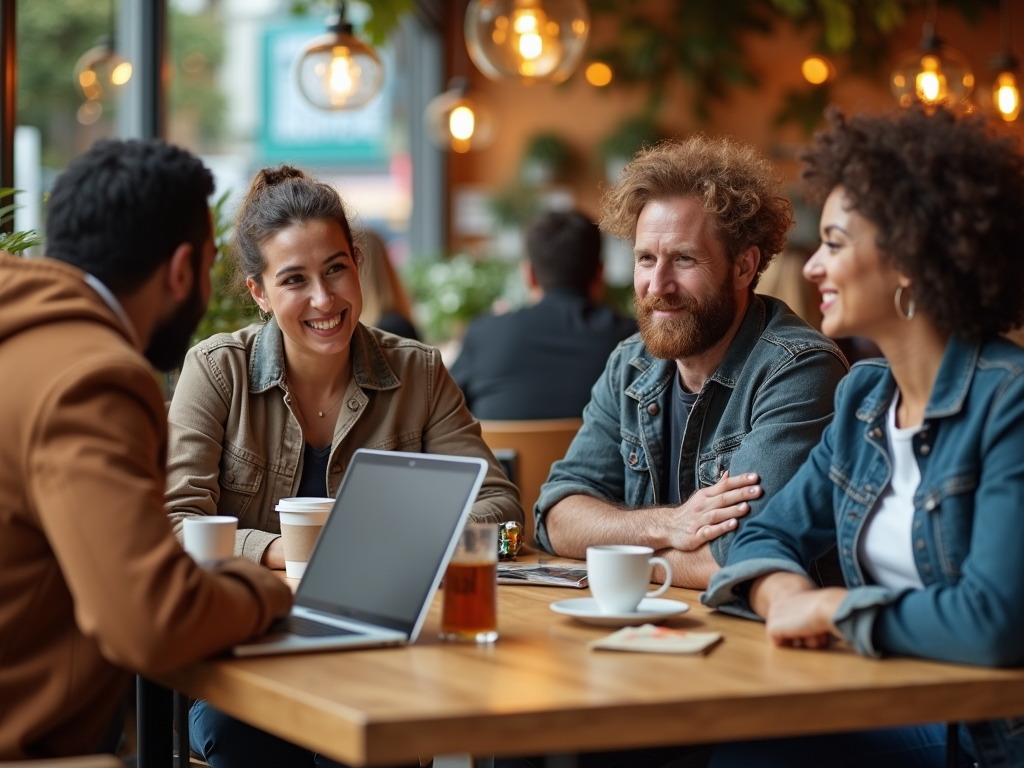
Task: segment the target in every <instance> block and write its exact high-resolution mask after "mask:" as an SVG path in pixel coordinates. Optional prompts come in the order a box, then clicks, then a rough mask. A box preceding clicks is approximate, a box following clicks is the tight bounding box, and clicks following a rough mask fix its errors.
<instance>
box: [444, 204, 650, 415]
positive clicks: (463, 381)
mask: <svg viewBox="0 0 1024 768" xmlns="http://www.w3.org/2000/svg"><path fill="white" fill-rule="evenodd" d="M526 250H527V254H528V256H529V260H528V261H526V262H524V263H523V275H524V278H525V280H526V285H527V287H528V288H529V289H530V293H531V299H532V300H533V302H534V303H533V304H532V305H531V306H528V307H525V308H523V309H520V310H517V311H515V312H510V313H508V314H503V315H491V316H487V317H482V318H479V319H477V320H475V321H473V322H472V323H471V324H470V326H469V329H468V330H467V331H466V338H465V340H464V341H463V344H462V351H461V352H460V353H459V356H458V358H457V359H456V360H455V363H454V364H453V365H452V376H453V377H454V378H455V382H456V383H457V384H458V385H459V387H461V388H462V392H463V394H464V395H465V396H466V403H467V405H469V410H470V411H472V412H473V415H474V416H476V417H477V418H478V419H511V420H520V419H562V418H579V417H580V416H581V415H582V414H583V407H584V406H585V405H586V404H587V402H588V401H589V400H590V388H591V387H592V386H594V382H595V381H597V378H598V376H600V375H601V371H603V370H604V365H605V363H606V362H607V360H608V355H609V354H611V352H612V350H613V349H615V347H616V345H617V344H618V343H619V342H620V341H622V340H623V339H625V338H628V337H629V336H631V335H633V334H634V333H636V323H635V322H634V321H633V320H629V319H627V318H624V317H620V316H619V315H618V314H616V312H615V311H614V310H613V309H611V308H610V307H607V306H603V305H601V304H599V303H598V302H599V301H600V299H601V296H602V294H603V293H604V269H603V266H602V263H601V232H600V230H599V229H598V228H597V225H596V224H594V223H593V222H592V221H590V219H588V218H587V217H586V216H584V215H583V214H582V213H579V212H576V211H572V212H560V213H544V214H541V215H540V216H538V217H537V218H536V219H534V220H533V222H531V224H530V226H529V228H528V229H527V232H526Z"/></svg>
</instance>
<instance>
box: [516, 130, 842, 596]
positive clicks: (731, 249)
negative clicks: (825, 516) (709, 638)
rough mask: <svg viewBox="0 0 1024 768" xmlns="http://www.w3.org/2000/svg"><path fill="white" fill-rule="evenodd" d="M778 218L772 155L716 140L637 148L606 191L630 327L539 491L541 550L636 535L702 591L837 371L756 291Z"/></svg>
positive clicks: (817, 417)
mask: <svg viewBox="0 0 1024 768" xmlns="http://www.w3.org/2000/svg"><path fill="white" fill-rule="evenodd" d="M792 218H793V216H792V206H791V205H790V203H789V201H788V200H786V198H785V197H783V196H782V194H781V188H780V185H779V183H778V181H777V180H776V178H775V173H774V169H773V168H772V166H771V164H770V163H769V162H768V161H767V160H765V159H764V158H762V157H760V156H759V155H758V154H757V152H755V151H754V150H753V149H751V148H749V147H746V146H743V145H740V144H738V143H736V142H734V141H731V140H728V139H720V138H719V139H712V138H707V137H704V136H696V137H693V138H690V139H688V140H686V141H684V142H679V143H664V144H661V145H658V146H656V147H653V148H651V149H647V150H645V151H642V152H641V153H640V154H638V155H637V157H636V158H635V159H634V160H633V161H632V162H631V163H630V164H629V165H628V166H627V167H626V169H625V170H624V171H623V174H622V176H621V177H620V179H619V181H618V182H617V183H616V184H615V185H614V186H613V187H611V188H610V189H609V190H608V192H607V193H606V195H605V198H604V201H603V216H602V221H601V228H602V229H603V230H605V231H606V232H608V233H610V234H612V235H615V236H617V237H621V238H624V239H629V240H632V241H633V243H634V249H633V253H634V258H635V264H634V272H633V286H634V290H635V292H636V314H637V324H638V326H639V328H640V333H639V334H637V335H634V336H633V337H631V338H629V339H627V340H626V341H624V342H622V343H621V344H620V345H619V346H618V347H617V348H616V350H615V351H614V352H613V353H612V355H611V357H610V358H609V359H608V364H607V366H606V367H605V370H604V373H603V374H602V375H601V378H600V379H599V380H598V382H597V384H596V385H595V386H594V389H593V391H592V393H591V400H590V403H589V404H588V405H587V407H586V409H585V410H584V412H583V421H584V423H583V427H582V429H581V430H580V432H579V434H578V435H577V436H576V439H575V440H574V441H573V443H572V445H571V446H570V448H569V452H568V454H567V455H566V457H565V459H564V460H562V461H560V462H557V463H555V465H554V466H553V467H552V469H551V475H550V476H549V477H548V481H547V483H546V484H545V485H544V486H543V488H542V490H541V496H540V499H539V500H538V502H537V506H536V508H535V509H534V515H535V518H536V522H537V541H538V543H539V544H540V545H541V546H542V547H544V548H545V549H547V550H548V551H550V552H552V553H555V554H559V555H563V556H566V557H575V558H583V557H585V556H586V550H587V547H588V546H594V545H600V544H637V545H644V546H649V547H652V548H653V549H654V550H655V551H656V552H657V554H659V555H661V556H662V557H665V558H667V559H668V560H669V562H670V563H671V564H672V573H673V582H674V583H675V584H676V585H677V586H683V587H692V588H704V587H706V586H707V583H708V579H709V578H710V577H711V575H712V574H713V573H714V572H715V571H717V570H718V568H719V566H720V565H721V564H723V563H724V562H725V558H726V554H727V552H728V548H729V543H730V542H731V540H732V538H733V536H735V533H736V530H737V528H738V527H739V526H741V525H742V524H743V520H744V519H749V517H751V516H753V515H755V514H756V513H757V511H758V509H759V508H760V506H761V505H762V504H763V501H764V500H765V498H766V497H767V496H770V495H771V494H772V493H774V492H776V491H778V490H779V489H780V488H782V486H783V485H784V484H785V483H786V481H787V480H789V478H790V477H791V476H792V475H793V474H794V473H795V472H796V471H797V469H798V468H799V467H800V464H801V463H802V462H803V461H804V459H805V458H806V457H807V454H808V453H809V452H810V450H811V448H812V447H813V446H814V445H815V444H816V443H817V442H818V439H819V437H820V436H821V432H822V430H823V429H824V428H825V426H826V425H827V424H828V422H829V420H830V419H831V417H832V397H833V392H834V390H835V388H836V385H837V384H838V383H839V380H840V379H841V378H842V377H843V376H844V375H845V374H846V372H847V370H848V366H847V364H846V360H845V358H844V357H843V355H842V353H841V352H840V351H839V349H838V348H837V347H836V345H835V344H833V343H832V342H831V341H830V340H829V339H827V338H825V337H824V336H822V335H821V334H820V333H818V332H817V331H815V330H814V329H813V328H811V327H810V326H808V325H807V324H806V323H805V322H803V321H802V320H801V319H800V318H798V317H797V316H796V315H795V314H793V313H792V312H791V311H790V309H789V308H788V307H787V306H786V305H785V304H784V303H783V302H781V301H779V300H777V299H773V298H770V297H767V296H758V295H757V294H755V293H754V288H755V287H756V285H757V281H758V278H759V277H760V275H761V274H762V273H763V272H764V270H765V268H766V267H767V266H768V264H769V263H770V262H771V260H772V258H773V257H774V256H775V255H776V254H777V253H778V252H779V251H781V250H782V249H783V247H784V245H785V242H786V232H787V230H788V229H789V228H790V226H791V225H792ZM819 575H821V574H819ZM821 577H822V580H824V581H828V580H829V576H827V575H821Z"/></svg>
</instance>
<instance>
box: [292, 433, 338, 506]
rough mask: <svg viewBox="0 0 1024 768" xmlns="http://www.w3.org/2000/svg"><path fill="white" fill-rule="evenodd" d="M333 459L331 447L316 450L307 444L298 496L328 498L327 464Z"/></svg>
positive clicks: (296, 493) (303, 455)
mask: <svg viewBox="0 0 1024 768" xmlns="http://www.w3.org/2000/svg"><path fill="white" fill-rule="evenodd" d="M330 458H331V446H329V445H328V446H327V447H325V448H314V447H313V446H312V445H310V444H309V443H306V450H305V451H304V452H303V454H302V477H301V478H299V489H298V490H297V491H296V492H295V495H296V496H320V497H325V496H327V463H328V462H329V461H330Z"/></svg>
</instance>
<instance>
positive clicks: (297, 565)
mask: <svg viewBox="0 0 1024 768" xmlns="http://www.w3.org/2000/svg"><path fill="white" fill-rule="evenodd" d="M333 506H334V499H331V498H327V497H323V498H322V497H319V496H292V497H291V498H287V499H281V500H280V501H279V502H277V506H276V507H275V509H276V510H277V512H278V515H279V516H280V520H281V538H282V539H283V541H284V571H285V575H286V576H287V577H288V578H290V579H301V578H302V577H303V576H304V575H305V573H306V565H307V563H309V556H310V555H311V554H312V553H313V547H314V546H316V540H317V539H318V538H319V536H320V531H321V530H323V527H324V523H326V522H327V516H328V515H330V514H331V508H332V507H333Z"/></svg>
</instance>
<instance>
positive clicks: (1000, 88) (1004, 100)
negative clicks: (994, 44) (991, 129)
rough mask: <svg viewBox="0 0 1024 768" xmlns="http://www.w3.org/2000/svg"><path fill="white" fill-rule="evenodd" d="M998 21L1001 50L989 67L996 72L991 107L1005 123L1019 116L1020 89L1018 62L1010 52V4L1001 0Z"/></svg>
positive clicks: (1005, 0)
mask: <svg viewBox="0 0 1024 768" xmlns="http://www.w3.org/2000/svg"><path fill="white" fill-rule="evenodd" d="M1000 10H1001V13H1000V20H999V31H1000V37H1001V38H1002V45H1001V50H1000V51H999V53H997V54H996V55H995V56H993V57H992V61H991V65H992V68H993V69H995V70H996V79H995V82H994V83H993V84H992V106H994V107H995V108H996V112H998V113H999V116H1000V117H1001V118H1003V120H1005V121H1006V122H1008V123H1010V122H1013V121H1014V120H1016V119H1017V115H1019V114H1020V87H1019V85H1018V84H1017V75H1018V74H1019V72H1020V62H1018V61H1017V57H1016V56H1014V55H1013V54H1012V53H1011V52H1010V2H1009V0H1002V4H1001V8H1000Z"/></svg>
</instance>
